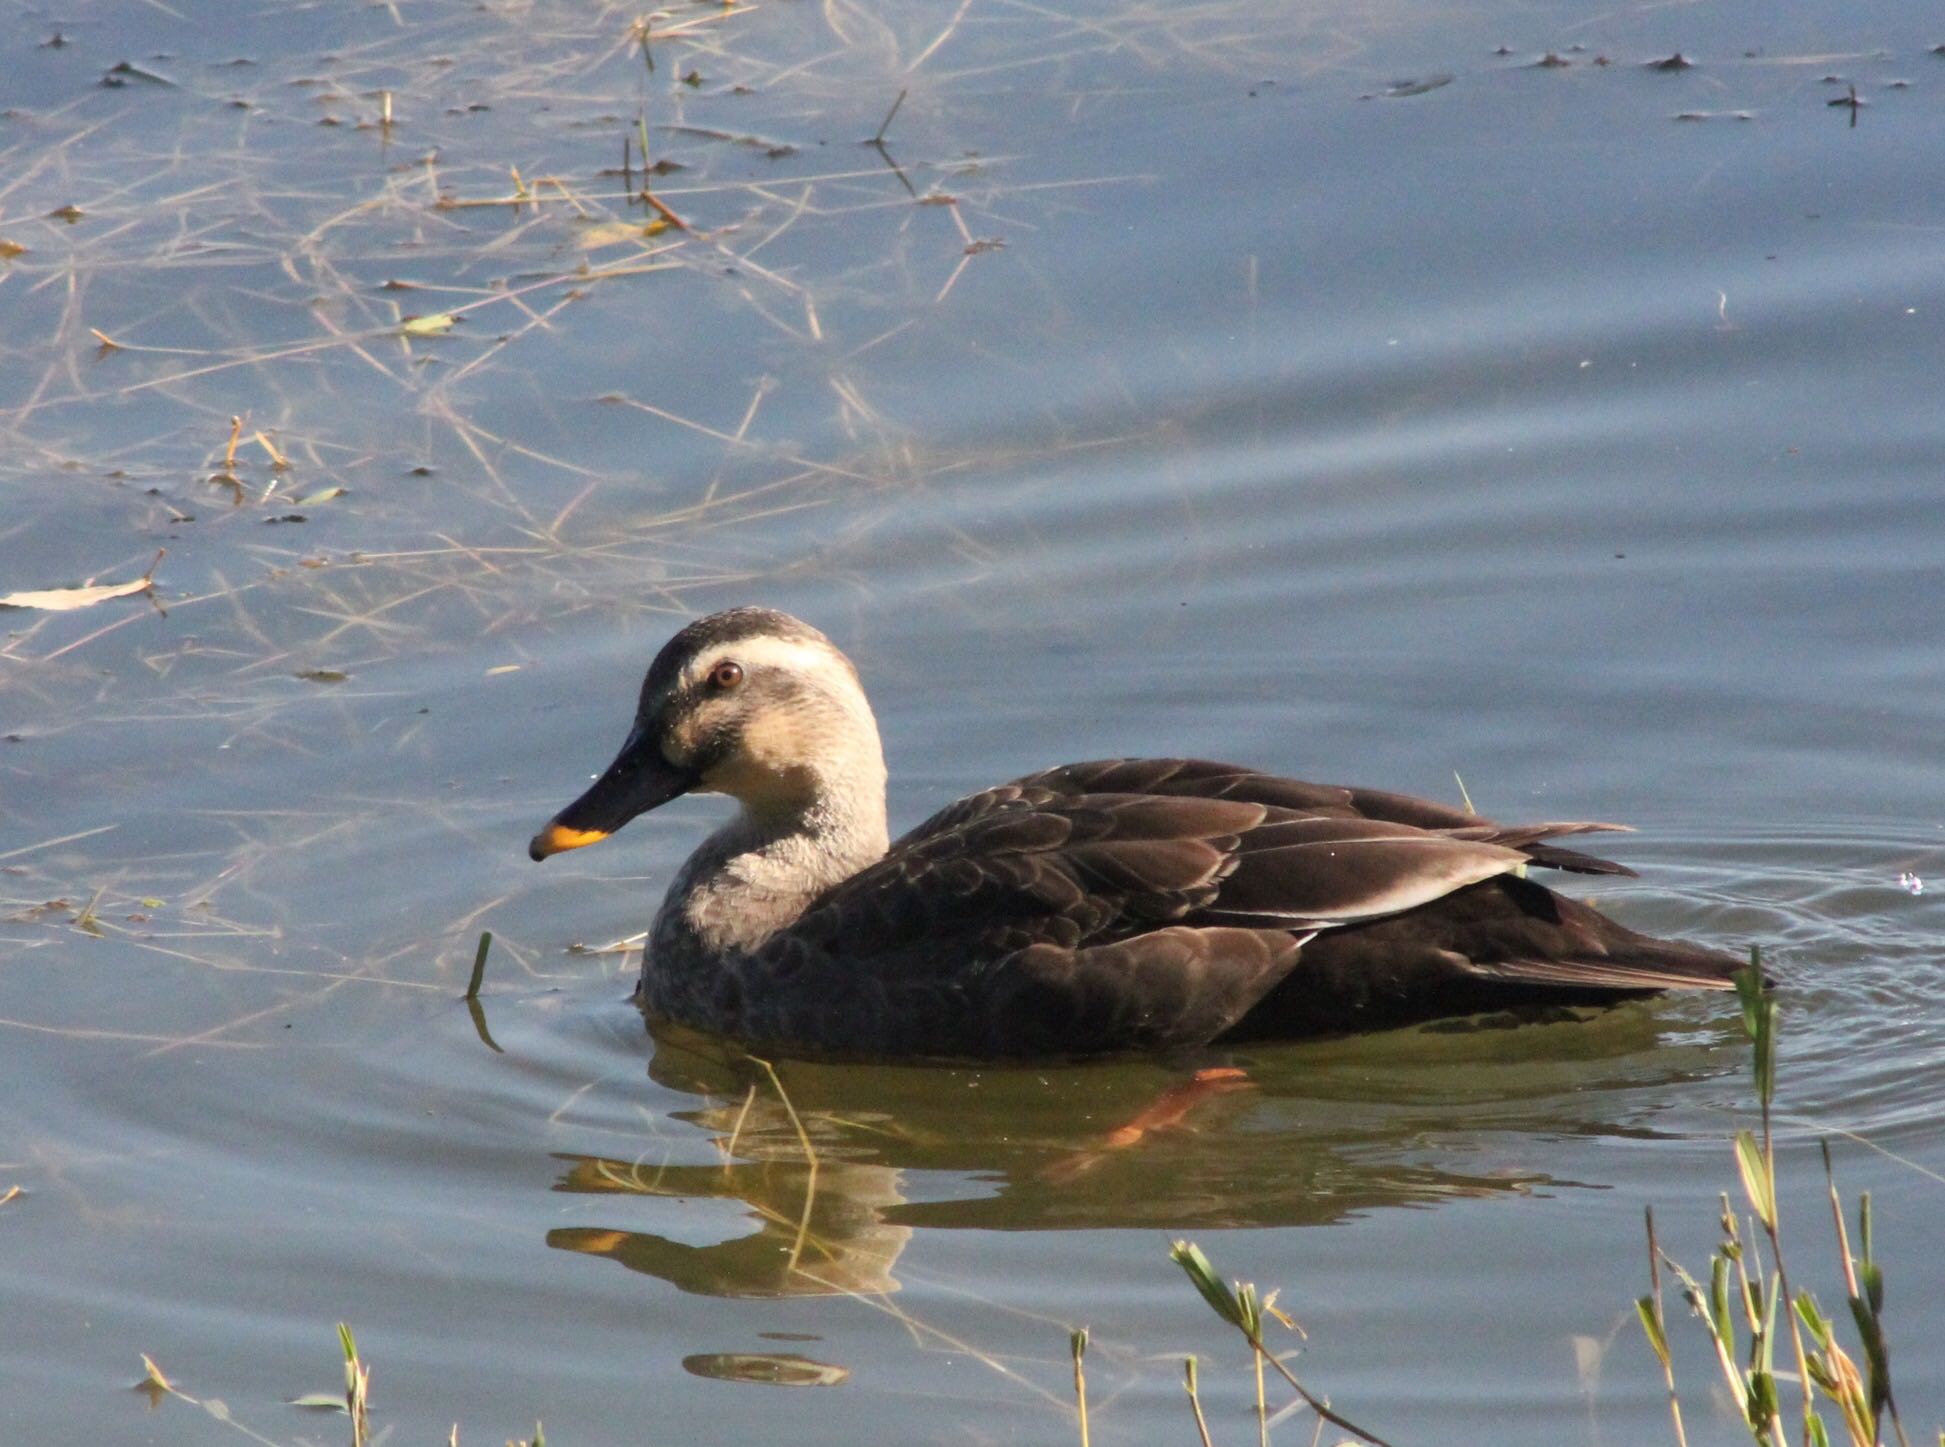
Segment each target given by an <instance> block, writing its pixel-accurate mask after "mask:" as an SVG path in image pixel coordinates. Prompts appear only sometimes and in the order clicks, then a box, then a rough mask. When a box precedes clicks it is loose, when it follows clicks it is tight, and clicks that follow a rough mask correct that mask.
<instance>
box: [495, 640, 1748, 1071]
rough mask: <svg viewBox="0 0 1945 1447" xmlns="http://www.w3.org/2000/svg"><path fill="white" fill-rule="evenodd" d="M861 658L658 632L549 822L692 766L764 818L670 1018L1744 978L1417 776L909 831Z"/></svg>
mask: <svg viewBox="0 0 1945 1447" xmlns="http://www.w3.org/2000/svg"><path fill="white" fill-rule="evenodd" d="M884 785H885V769H884V762H883V755H882V751H881V749H880V747H879V742H878V733H877V726H876V724H875V722H874V721H873V719H872V715H871V710H870V706H869V704H868V703H866V701H865V698H864V693H863V690H862V688H861V687H860V686H859V684H858V681H857V675H856V673H855V671H854V670H853V669H852V668H851V665H850V663H849V661H848V660H847V659H845V657H844V655H843V654H842V653H840V652H838V650H837V649H836V648H835V647H833V646H832V645H831V644H830V642H829V641H828V640H826V639H825V638H824V636H823V635H822V634H820V633H818V632H817V631H816V630H815V629H812V628H810V627H809V626H808V625H806V624H803V623H800V622H798V621H797V620H796V619H794V618H790V617H788V616H787V615H785V614H781V613H773V612H769V611H768V610H764V609H754V608H743V609H735V610H733V611H731V612H728V613H719V614H715V615H712V616H711V617H708V618H704V619H700V620H698V621H697V622H695V623H692V624H691V625H689V627H687V628H685V629H684V630H682V632H681V633H679V634H678V635H677V636H676V637H675V638H674V639H673V640H671V641H670V643H669V644H668V645H667V646H666V647H664V648H663V650H662V652H661V654H660V655H659V656H658V657H657V658H656V660H655V663H654V665H653V667H651V668H650V670H649V674H648V678H647V680H646V681H645V682H644V684H643V688H642V699H641V706H640V709H639V711H638V714H637V719H636V728H635V731H634V733H632V734H631V735H630V737H629V740H628V743H627V744H626V745H624V747H623V750H622V754H621V756H620V757H619V758H617V759H616V761H615V763H614V764H613V765H612V766H611V767H610V768H609V770H608V771H607V773H605V774H604V775H603V776H602V777H601V779H600V780H598V781H597V782H596V783H595V785H594V786H593V787H592V788H590V789H589V790H588V792H587V793H586V794H584V795H583V796H582V797H581V798H580V799H579V800H577V801H576V802H575V803H573V804H571V805H569V806H568V807H567V808H566V809H564V810H563V811H562V812H561V813H560V814H559V815H558V816H556V818H555V820H554V821H553V822H552V823H551V824H550V825H549V826H548V828H547V829H546V830H544V831H542V833H541V834H540V835H539V836H537V837H536V838H535V840H534V842H533V845H532V847H531V852H532V854H533V856H534V857H535V858H536V859H538V858H543V857H545V856H546V855H548V854H551V853H555V852H557V851H559V850H561V849H566V848H573V847H576V846H577V845H580V844H585V843H592V842H593V841H594V840H596V839H599V838H602V837H605V835H606V834H607V833H609V832H611V831H612V830H613V829H616V828H619V827H620V825H621V824H622V823H625V822H626V821H627V819H629V818H631V817H633V816H634V815H635V814H637V813H641V812H643V811H645V810H647V809H651V808H654V807H656V806H657V805H658V804H660V803H663V802H666V801H667V800H668V799H670V798H673V797H675V796H676V795H677V794H680V793H684V792H689V791H691V790H696V789H704V790H710V791H714V792H723V793H729V794H732V795H734V796H735V797H736V798H737V799H738V800H739V801H740V802H741V804H742V806H743V807H742V809H741V811H740V812H739V813H738V814H737V816H736V817H735V818H734V819H733V820H731V821H730V822H729V823H728V824H727V825H725V826H724V827H723V828H721V829H719V830H718V831H717V832H716V833H715V834H713V835H711V836H710V838H709V839H708V840H706V841H705V842H704V843H703V844H702V845H701V847H699V848H698V849H697V850H696V852H695V853H694V855H692V856H691V857H690V859H689V861H688V863H687V864H685V865H684V866H683V868H682V870H681V872H680V873H679V874H678V875H677V877H676V879H675V882H674V883H673V884H672V885H671V886H670V888H669V891H668V895H667V897H666V898H665V900H664V901H663V904H662V907H661V910H660V912H659V913H658V914H657V916H656V920H655V924H654V927H653V929H652V930H651V932H650V940H649V947H648V950H647V952H646V956H645V958H644V961H643V966H642V980H641V991H640V999H641V1003H642V1005H643V1007H644V1008H645V1009H646V1010H647V1011H648V1012H649V1013H650V1014H651V1015H652V1016H655V1017H659V1018H663V1019H668V1020H673V1021H676V1022H679V1023H681V1024H684V1025H688V1026H691V1027H693V1028H697V1029H701V1030H706V1031H709V1032H712V1033H716V1034H722V1035H728V1036H732V1037H735V1038H737V1039H739V1040H743V1041H746V1042H749V1043H752V1044H756V1045H760V1046H762V1047H764V1048H773V1049H784V1050H796V1051H804V1052H811V1053H817V1054H840V1055H851V1056H863V1057H871V1058H879V1059H899V1058H923V1057H943V1058H958V1059H973V1060H1001V1059H1022V1058H1035V1057H1056V1056H1079V1055H1093V1054H1102V1053H1109V1052H1118V1051H1135V1050H1162V1049H1175V1048H1184V1047H1193V1046H1198V1045H1203V1044H1207V1043H1210V1042H1212V1041H1217V1040H1231V1039H1241V1038H1263V1037H1278V1038H1282V1037H1295V1036H1302V1035H1314V1034H1320V1033H1335V1032H1343V1031H1351V1030H1361V1029H1370V1028H1377V1027H1382V1026H1389V1025H1395V1024H1400V1023H1404V1022H1407V1021H1412V1020H1423V1019H1430V1018H1435V1017H1439V1016H1446V1015H1461V1014H1469V1013H1473V1012H1476V1011H1480V1010H1489V1009H1500V1008H1505V1007H1509V1006H1522V1005H1543V1004H1559V1003H1586V1004H1600V1003H1605V1002H1608V1001H1612V1000H1616V999H1621V998H1625V997H1627V996H1630V995H1638V994H1645V993H1649V992H1652V991H1655V990H1661V989H1669V988H1704V989H1722V988H1727V987H1728V985H1729V975H1730V973H1731V972H1732V971H1733V970H1734V969H1735V968H1736V966H1737V965H1738V963H1739V962H1738V961H1737V960H1735V959H1734V958H1732V957H1730V956H1728V955H1725V954H1720V953H1717V952H1715V951H1711V950H1706V949H1701V948H1697V947H1694V946H1691V945H1685V944H1680V943H1676V942H1671V941H1663V940H1656V939H1651V938H1649V937H1647V936H1645V935H1640V934H1636V933H1635V932H1633V931H1631V930H1628V929H1625V928H1623V927H1622V926H1620V925H1617V924H1615V923H1613V922H1612V921H1610V920H1608V919H1606V918H1605V917H1603V916H1602V915H1599V914H1597V913H1596V912H1594V911H1593V910H1591V909H1589V908H1588V907H1587V906H1585V905H1583V904H1580V903H1579V902H1577V901H1575V900H1572V899H1568V898H1564V897H1562V896H1560V895H1557V894H1554V893H1553V892H1552V891H1550V890H1547V889H1545V888H1543V887H1541V886H1539V885H1537V884H1533V883H1531V882H1529V881H1528V880H1527V879H1526V878H1525V877H1524V875H1525V872H1526V870H1527V868H1528V867H1529V866H1532V865H1539V866H1543V867H1547V868H1553V869H1564V870H1570V871H1575V872H1580V873H1591V874H1628V873H1631V871H1629V870H1627V869H1625V868H1623V867H1622V866H1620V865H1618V864H1611V863H1608V862H1607V861H1605V860H1600V859H1595V858H1592V857H1590V856H1588V855H1585V854H1580V853H1577V852H1575V851H1573V850H1568V849H1562V848H1559V847H1556V846H1554V845H1550V844H1548V843H1546V842H1544V841H1545V840H1547V839H1549V838H1555V837H1559V836H1561V835H1570V834H1580V833H1587V832H1591V831H1596V830H1609V829H1615V828H1618V827H1619V826H1616V825H1611V824H1592V823H1553V824H1538V825H1526V826H1510V827H1509V826H1502V825H1499V824H1495V823H1493V822H1491V821H1490V820H1486V819H1482V818H1480V817H1478V816H1477V815H1471V814H1465V813H1461V812H1459V811H1457V810H1454V809H1448V808H1446V807H1444V806H1442V805H1438V804H1433V803H1430V802H1427V801H1425V800H1422V799H1414V798H1411V797H1409V796H1406V795H1402V794H1387V793H1380V792H1375V791H1370V790H1359V789H1342V788H1334V787H1328V786H1323V785H1317V784H1306V783H1303V782H1300V781H1298V780H1295V779H1285V778H1279V777H1276V776H1274V775H1269V774H1261V773H1256V772H1253V771H1251V770H1248V769H1242V768H1236V767H1233V766H1230V765H1225V764H1214V763H1206V762H1200V761H1194V760H1183V759H1133V760H1113V761H1106V762H1101V763H1089V764H1069V765H1066V766H1064V767H1061V768H1057V769H1050V770H1047V771H1046V772H1044V773H1040V774H1034V775H1031V776H1029V777H1027V778H1024V779H1019V780H1016V781H1015V782H1013V783H1010V784H1003V785H1001V786H999V787H998V788H994V789H988V790H986V791H985V792H983V793H979V794H974V795H972V796H970V797H968V798H965V799H962V800H960V801H959V802H958V803H956V804H953V805H950V806H949V807H947V808H946V809H944V810H942V811H940V812H939V813H938V814H935V815H934V816H933V817H932V818H930V819H928V820H927V821H926V822H925V823H923V824H921V825H919V827H918V828H916V829H914V830H913V831H912V832H911V833H909V834H907V835H905V836H904V837H903V838H902V839H899V840H898V841H897V842H896V843H888V842H887V832H886V827H885V803H884Z"/></svg>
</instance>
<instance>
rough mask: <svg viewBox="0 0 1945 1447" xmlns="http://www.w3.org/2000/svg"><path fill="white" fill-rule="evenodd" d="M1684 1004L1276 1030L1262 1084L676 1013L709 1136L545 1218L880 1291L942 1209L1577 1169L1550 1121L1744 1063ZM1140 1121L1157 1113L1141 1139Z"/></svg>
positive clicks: (722, 1278)
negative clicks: (602, 1206) (1686, 1032)
mask: <svg viewBox="0 0 1945 1447" xmlns="http://www.w3.org/2000/svg"><path fill="white" fill-rule="evenodd" d="M1664 1023H1665V1022H1662V1021H1658V1020H1657V1019H1656V1017H1655V1016H1654V1015H1653V1014H1651V1013H1650V1012H1648V1011H1645V1010H1624V1011H1612V1012H1604V1013H1602V1014H1601V1015H1599V1016H1598V1017H1597V1018H1594V1019H1591V1020H1585V1021H1576V1022H1574V1023H1560V1024H1557V1025H1547V1024H1540V1025H1535V1024H1532V1023H1522V1024H1520V1025H1518V1027H1517V1028H1512V1022H1511V1020H1510V1019H1507V1020H1498V1021H1495V1020H1490V1019H1488V1020H1481V1021H1471V1022H1467V1023H1466V1024H1465V1025H1464V1026H1431V1027H1421V1028H1419V1029H1414V1030H1405V1031H1398V1032H1394V1033H1392V1034H1390V1035H1387V1036H1384V1037H1378V1038H1373V1037H1350V1038H1346V1039H1342V1040H1335V1041H1326V1042H1313V1043H1304V1044H1296V1045H1265V1046H1259V1047H1254V1048H1251V1049H1249V1050H1247V1051H1242V1050H1239V1051H1236V1052H1233V1053H1232V1054H1231V1055H1230V1056H1229V1058H1230V1060H1231V1061H1232V1062H1233V1063H1234V1064H1237V1065H1247V1066H1248V1068H1249V1075H1248V1081H1247V1088H1243V1089H1236V1088H1234V1087H1235V1086H1237V1085H1238V1084H1241V1082H1239V1081H1238V1080H1237V1079H1236V1078H1235V1076H1234V1075H1233V1074H1232V1075H1220V1076H1217V1077H1216V1078H1215V1080H1214V1082H1213V1084H1214V1085H1215V1087H1216V1088H1213V1089H1207V1090H1196V1089H1194V1088H1193V1086H1192V1085H1190V1086H1187V1087H1185V1085H1184V1083H1183V1077H1182V1075H1181V1074H1180V1073H1179V1072H1171V1071H1170V1070H1169V1069H1167V1068H1165V1067H1164V1066H1163V1065H1161V1064H1159V1063H1156V1062H1149V1061H1141V1060H1128V1061H1117V1062H1112V1063H1100V1064H1094V1065H1088V1066H1063V1067H1049V1068H1026V1067H1009V1068H999V1069H992V1068H964V1067H947V1068H941V1067H938V1066H926V1067H920V1068H900V1067H887V1066H860V1065H841V1064H832V1063H816V1062H803V1061H795V1062H791V1061H782V1062H777V1063H776V1064H775V1065H774V1066H773V1067H772V1066H765V1065H762V1064H760V1063H758V1062H756V1061H754V1060H752V1059H751V1058H750V1057H747V1056H743V1055H741V1054H740V1053H738V1052H737V1051H735V1050H734V1049H733V1048H732V1047H729V1046H726V1045H725V1044H724V1043H723V1042H721V1041H719V1040H716V1039H713V1038H710V1037H707V1036H703V1035H700V1034H698V1033H695V1032H689V1031H681V1030H669V1029H661V1030H658V1032H657V1041H656V1050H655V1054H654V1057H653V1059H652V1061H651V1065H650V1069H651V1074H652V1075H653V1077H654V1078H655V1080H656V1081H657V1082H658V1083H659V1084H661V1085H662V1086H664V1087H666V1088H668V1089H671V1090H675V1091H679V1092H681V1093H683V1094H685V1095H689V1096H693V1097H695V1099H696V1102H697V1103H696V1105H695V1107H694V1108H693V1109H689V1110H683V1111H678V1112H676V1113H675V1118H676V1119H678V1120H681V1121H684V1122H687V1123H688V1124H690V1125H692V1126H694V1127H695V1128H696V1131H697V1134H696V1135H695V1136H694V1137H692V1138H691V1140H692V1147H691V1148H690V1149H688V1150H686V1151H685V1150H684V1148H683V1147H682V1146H681V1145H676V1146H675V1147H673V1154H674V1157H675V1158H673V1159H666V1158H664V1159H638V1160H623V1159H613V1158H603V1157H598V1156H588V1155H563V1156H561V1157H559V1159H560V1160H562V1161H563V1162H564V1163H565V1166H566V1169H565V1171H564V1173H563V1175H562V1176H561V1177H560V1179H559V1181H558V1182H557V1184H556V1189H557V1190H560V1191H564V1192H570V1193H575V1194H589V1195H602V1196H610V1197H614V1198H616V1203H615V1205H616V1209H615V1213H614V1214H615V1216H616V1217H617V1218H619V1220H618V1222H617V1224H615V1225H613V1226H593V1227H574V1228H563V1229H559V1230H556V1231H553V1232H551V1233H549V1235H548V1238H547V1239H548V1244H549V1245H551V1246H555V1247H558V1248H560V1249H562V1250H568V1251H577V1252H585V1253H588V1254H592V1255H599V1256H605V1257H607V1258H609V1259H610V1260H613V1261H615V1262H617V1263H619V1264H621V1265H623V1266H625V1267H627V1268H628V1269H630V1270H632V1271H639V1272H643V1273H645V1274H648V1275H651V1276H655V1277H658V1278H660V1279H662V1280H665V1281H668V1282H670V1283H672V1284H673V1285H675V1286H678V1287H680V1288H681V1289H682V1290H684V1291H687V1292H692V1293H697V1294H703V1295H712V1296H732V1297H790V1296H819V1295H833V1294H863V1295H877V1294H882V1293H886V1292H892V1291H896V1290H897V1289H898V1286H899V1282H898V1277H897V1264H898V1260H899V1257H900V1255H901V1253H902V1252H903V1251H904V1250H905V1248H906V1246H907V1245H908V1244H909V1243H910V1241H911V1239H912V1237H913V1235H914V1233H915V1232H917V1231H918V1230H920V1229H921V1228H930V1229H934V1230H954V1229H970V1230H980V1231H994V1230H1001V1231H1023V1230H1024V1231H1046V1230H1094V1229H1103V1228H1108V1229H1128V1228H1148V1229H1158V1230H1165V1231H1168V1232H1171V1233H1184V1232H1196V1231H1206V1230H1212V1229H1218V1228H1230V1227H1265V1226H1306V1225H1325V1224H1330V1223H1333V1222H1337V1221H1341V1220H1344V1219H1346V1218H1348V1217H1353V1216H1358V1215H1363V1214H1367V1213H1369V1212H1371V1211H1374V1210H1379V1209H1382V1208H1385V1207H1396V1206H1417V1207H1424V1206H1428V1205H1434V1204H1437V1203H1439V1202H1441V1201H1446V1200H1453V1199H1464V1198H1479V1197H1490V1196H1497V1195H1507V1194H1519V1193H1526V1192H1532V1191H1539V1190H1565V1189H1573V1188H1574V1187H1575V1185H1576V1183H1575V1182H1572V1181H1568V1180H1562V1179H1559V1178H1558V1177H1556V1176H1553V1175H1550V1174H1548V1173H1546V1172H1545V1171H1543V1170H1540V1169H1534V1168H1533V1167H1532V1166H1531V1165H1530V1164H1529V1163H1528V1160H1527V1158H1528V1157H1530V1156H1531V1155H1532V1154H1533V1149H1532V1148H1531V1143H1533V1142H1536V1141H1540V1142H1543V1141H1549V1140H1557V1139H1559V1138H1560V1137H1562V1136H1579V1137H1590V1136H1591V1137H1594V1138H1604V1137H1623V1136H1626V1137H1640V1136H1645V1135H1648V1134H1650V1132H1648V1131H1646V1130H1644V1129H1642V1128H1641V1127H1640V1126H1638V1125H1637V1124H1635V1123H1634V1118H1635V1117H1636V1116H1638V1115H1644V1114H1645V1112H1646V1111H1647V1110H1648V1109H1649V1108H1651V1107H1652V1103H1653V1102H1654V1101H1655V1100H1656V1099H1657V1098H1659V1097H1660V1096H1661V1095H1662V1093H1663V1092H1664V1091H1665V1090H1666V1088H1667V1087H1668V1086H1669V1085H1670V1084H1671V1083H1674V1082H1676V1081H1681V1080H1685V1079H1690V1078H1696V1077H1700V1076H1707V1075H1713V1074H1717V1073H1719V1072H1720V1071H1722V1070H1723V1069H1726V1068H1730V1067H1726V1066H1724V1065H1723V1064H1722V1062H1721V1060H1720V1056H1719V1054H1718V1053H1717V1052H1716V1051H1715V1050H1714V1049H1713V1048H1712V1045H1711V1044H1710V1043H1709V1041H1708V1039H1707V1038H1706V1037H1707V1036H1708V1033H1709V1032H1697V1037H1698V1038H1697V1039H1695V1040H1694V1041H1693V1043H1687V1044H1681V1043H1677V1044H1670V1043H1668V1042H1667V1041H1665V1040H1664V1039H1663V1038H1662V1026H1663V1024H1664ZM1496 1027H1504V1028H1496ZM1229 1068H1230V1067H1224V1069H1229ZM1191 1079H1192V1078H1191ZM1158 1101H1159V1102H1160V1104H1159V1105H1158ZM1130 1122H1141V1123H1142V1125H1141V1128H1140V1129H1139V1131H1137V1132H1136V1133H1135V1134H1134V1135H1133V1136H1132V1137H1131V1136H1130V1135H1129V1133H1128V1132H1129V1123H1130ZM685 1157H686V1158H685ZM627 1196H637V1197H654V1198H658V1199H660V1200H661V1201H663V1202H664V1203H665V1204H664V1205H662V1206H658V1207H657V1208H656V1209H655V1210H654V1211H653V1212H651V1213H650V1215H649V1219H650V1220H652V1221H655V1222H657V1223H667V1222H669V1221H670V1220H671V1219H677V1220H680V1221H681V1223H682V1224H683V1226H684V1227H685V1228H686V1227H688V1226H690V1224H691V1223H692V1222H694V1221H696V1220H697V1219H698V1217H700V1219H702V1220H706V1221H715V1220H717V1219H718V1217H717V1214H716V1213H717V1212H718V1211H719V1210H720V1207H719V1206H713V1205H710V1204H708V1203H711V1202H724V1201H732V1202H736V1203H738V1204H739V1205H740V1207H741V1212H740V1214H741V1215H742V1216H743V1217H744V1218H745V1220H746V1221H747V1222H749V1223H751V1224H750V1225H749V1226H748V1228H747V1229H741V1230H739V1231H738V1232H737V1234H735V1235H734V1236H731V1237H729V1238H728V1239H724V1240H720V1241H715V1242H711V1243H709V1244H704V1245H691V1244H687V1243H686V1242H684V1241H681V1240H677V1239H674V1238H673V1237H671V1236H669V1235H665V1234H661V1233H660V1232H658V1231H654V1230H647V1229H642V1226H641V1223H640V1218H641V1216H642V1212H641V1209H640V1208H639V1207H625V1206H624V1205H623V1204H622V1202H621V1200H620V1198H622V1197H627ZM672 1202H679V1203H680V1204H679V1205H670V1204H666V1203H672ZM671 1210H673V1211H675V1212H677V1213H678V1214H677V1215H676V1216H675V1217H673V1218H672V1217H671V1216H670V1215H669V1212H670V1211H671ZM683 1234H685V1235H686V1234H689V1233H688V1231H687V1230H686V1229H685V1231H684V1233H683Z"/></svg>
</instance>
